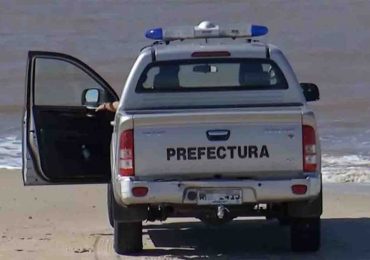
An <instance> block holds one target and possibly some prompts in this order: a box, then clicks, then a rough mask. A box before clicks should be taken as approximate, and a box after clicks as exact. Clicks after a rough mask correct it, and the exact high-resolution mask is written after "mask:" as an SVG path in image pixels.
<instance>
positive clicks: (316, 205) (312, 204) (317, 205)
mask: <svg viewBox="0 0 370 260" xmlns="http://www.w3.org/2000/svg"><path fill="white" fill-rule="evenodd" d="M287 212H288V216H289V217H293V218H314V217H320V216H321V214H322V191H321V192H320V194H319V196H318V197H316V198H315V199H313V200H308V201H307V200H305V201H298V202H292V203H289V204H288V207H287Z"/></svg>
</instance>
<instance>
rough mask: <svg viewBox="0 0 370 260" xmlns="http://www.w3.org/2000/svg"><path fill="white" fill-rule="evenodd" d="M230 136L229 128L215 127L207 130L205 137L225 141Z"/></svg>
mask: <svg viewBox="0 0 370 260" xmlns="http://www.w3.org/2000/svg"><path fill="white" fill-rule="evenodd" d="M229 137H230V130H225V129H215V130H208V131H207V138H208V140H210V141H227V140H228V139H229Z"/></svg>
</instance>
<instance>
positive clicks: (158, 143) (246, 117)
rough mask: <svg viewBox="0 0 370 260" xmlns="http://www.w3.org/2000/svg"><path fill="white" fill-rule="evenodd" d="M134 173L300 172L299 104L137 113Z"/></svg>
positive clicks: (220, 175)
mask: <svg viewBox="0 0 370 260" xmlns="http://www.w3.org/2000/svg"><path fill="white" fill-rule="evenodd" d="M134 142H135V151H134V152H135V175H136V176H142V177H144V176H145V177H153V178H163V179H166V178H167V179H168V178H176V177H177V176H181V178H209V177H218V178H229V177H233V178H234V177H236V178H266V177H276V178H278V177H287V176H292V177H293V176H297V175H299V174H301V173H302V118H301V110H300V109H291V110H284V111H283V110H281V111H276V110H274V111H268V110H266V111H260V110H259V111H248V110H247V111H227V112H225V111H223V112H202V113H197V112H193V113H190V112H188V113H160V114H136V115H134Z"/></svg>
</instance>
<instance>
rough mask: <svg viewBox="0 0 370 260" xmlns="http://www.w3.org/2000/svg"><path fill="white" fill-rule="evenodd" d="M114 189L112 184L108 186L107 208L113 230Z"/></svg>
mask: <svg viewBox="0 0 370 260" xmlns="http://www.w3.org/2000/svg"><path fill="white" fill-rule="evenodd" d="M113 200H114V198H113V187H112V183H108V186H107V208H108V220H109V224H110V225H111V227H112V228H114V219H113Z"/></svg>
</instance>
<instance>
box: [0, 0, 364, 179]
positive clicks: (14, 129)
mask: <svg viewBox="0 0 370 260" xmlns="http://www.w3.org/2000/svg"><path fill="white" fill-rule="evenodd" d="M369 10H370V1H348V0H346V1H345V0H331V1H304V0H272V1H243V0H229V1H226V0H212V1H210V0H205V1H198V0H163V1H162V0H156V1H154V0H153V1H150V0H136V1H124V0H122V1H119V0H116V1H114V0H105V1H98V0H85V1H82V0H64V1H47V0H35V1H28V0H0V50H1V51H0V168H20V167H21V140H20V133H21V129H20V127H21V124H20V121H21V120H20V114H21V113H20V111H21V109H22V105H23V97H24V78H25V66H26V58H27V51H28V50H48V51H57V52H64V53H68V54H71V55H73V56H75V57H77V58H79V59H81V60H83V61H85V62H86V63H87V64H89V65H90V66H91V67H92V68H94V69H95V70H96V71H97V72H98V73H99V74H100V75H101V76H102V77H103V78H105V79H106V80H107V81H108V82H109V83H110V85H111V86H112V87H113V88H114V89H115V90H116V91H117V93H121V91H122V86H123V82H124V80H125V78H126V77H127V75H128V73H129V70H130V67H131V66H132V64H133V62H134V60H135V58H136V55H137V53H138V51H139V50H140V48H141V47H142V46H144V45H147V44H150V41H148V40H145V38H144V37H143V35H144V31H145V30H146V29H147V28H152V27H157V26H164V27H166V26H168V25H184V24H186V25H192V24H197V23H199V21H201V20H212V21H215V22H216V23H220V24H228V23H235V22H236V23H244V22H245V23H250V22H252V23H256V24H265V25H267V26H268V27H269V30H270V31H269V34H268V36H267V37H264V38H263V39H262V40H263V41H266V42H271V43H273V44H275V45H277V46H279V47H280V48H281V49H282V50H283V51H284V53H285V54H286V56H287V58H288V59H289V61H290V63H291V65H292V66H293V68H294V70H295V72H296V73H297V77H298V79H299V80H300V81H301V82H314V83H316V84H317V85H318V86H319V88H320V92H321V100H320V101H319V102H316V103H314V104H312V106H313V108H314V110H315V112H316V115H317V120H318V125H319V130H320V137H321V144H322V151H323V158H322V159H323V160H322V168H323V177H324V181H326V182H370V77H369V76H368V75H369V73H370V66H369V64H370V26H368V25H369V24H370V16H369V15H368V11H369Z"/></svg>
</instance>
